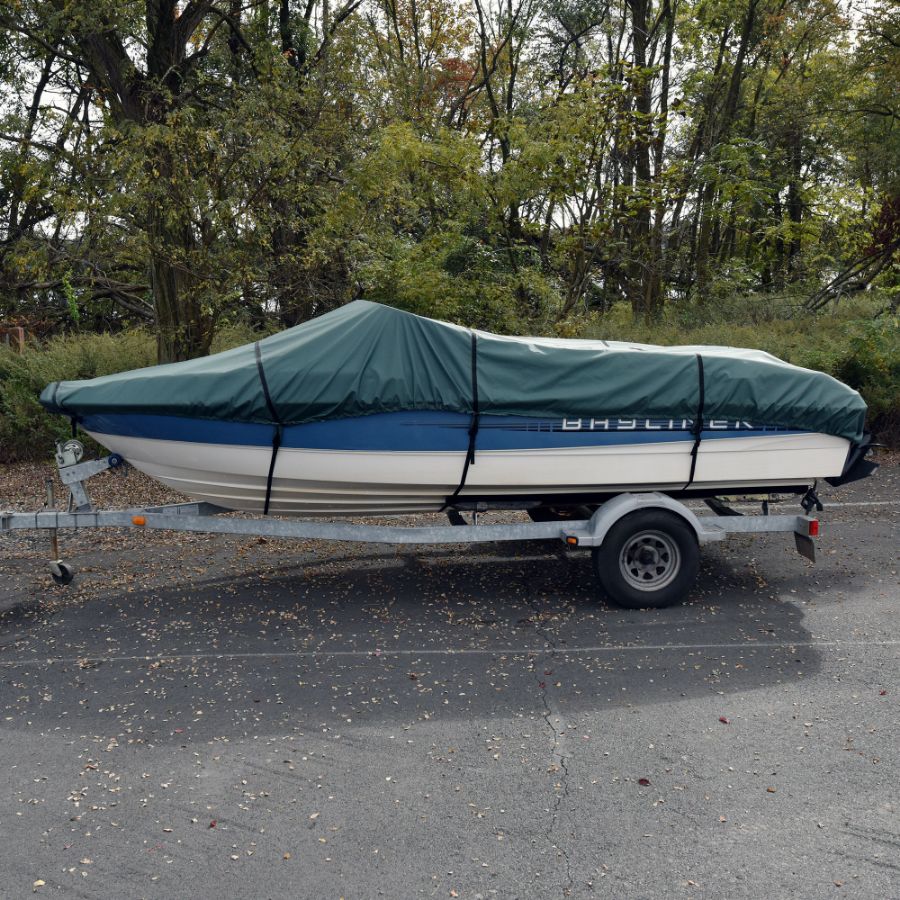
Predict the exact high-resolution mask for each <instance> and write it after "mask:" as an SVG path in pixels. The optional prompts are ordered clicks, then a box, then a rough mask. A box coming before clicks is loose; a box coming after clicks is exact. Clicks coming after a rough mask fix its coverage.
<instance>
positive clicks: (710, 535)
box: [565, 491, 725, 547]
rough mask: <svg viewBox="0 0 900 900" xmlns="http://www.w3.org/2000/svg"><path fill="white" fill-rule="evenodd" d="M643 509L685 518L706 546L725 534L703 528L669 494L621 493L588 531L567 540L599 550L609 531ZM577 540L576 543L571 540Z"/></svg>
mask: <svg viewBox="0 0 900 900" xmlns="http://www.w3.org/2000/svg"><path fill="white" fill-rule="evenodd" d="M643 509H659V510H666V511H667V512H671V513H674V514H675V515H677V516H679V517H680V518H682V519H684V521H685V522H687V523H688V525H690V526H691V528H692V529H693V530H694V533H695V534H696V535H697V542H698V543H700V544H705V543H707V542H708V541H720V540H722V539H723V538H724V537H725V533H724V532H723V531H720V530H718V529H716V530H711V529H707V528H705V527H704V526H703V523H702V522H701V521H700V519H698V518H697V516H696V515H694V513H693V512H691V510H689V509H688V508H687V507H686V506H685V505H684V504H683V503H679V502H678V501H677V500H673V499H672V498H671V497H668V496H666V495H665V494H660V493H657V492H656V491H652V492H649V493H646V494H619V495H618V496H617V497H614V498H613V499H612V500H610V501H608V502H607V503H604V504H603V506H601V507H600V508H599V509H598V510H597V511H596V512H595V513H594V515H593V516H591V518H590V520H589V521H588V523H587V528H585V529H579V530H573V531H571V532H566V535H565V540H566V542H567V543H569V544H576V543H577V545H578V546H580V547H599V546H600V545H601V544H602V543H603V539H604V538H605V537H606V535H607V534H608V533H609V530H610V529H611V528H612V527H613V526H614V525H615V524H616V522H618V521H619V520H620V519H622V518H624V517H625V516H627V515H629V513H633V512H636V511H637V510H643ZM570 538H574V539H575V540H574V541H573V540H570Z"/></svg>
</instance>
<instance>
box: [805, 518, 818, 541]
mask: <svg viewBox="0 0 900 900" xmlns="http://www.w3.org/2000/svg"><path fill="white" fill-rule="evenodd" d="M807 533H808V534H809V536H810V537H818V536H819V520H818V519H810V520H809V531H808V532H807Z"/></svg>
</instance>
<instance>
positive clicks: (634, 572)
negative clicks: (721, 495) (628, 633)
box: [593, 509, 700, 609]
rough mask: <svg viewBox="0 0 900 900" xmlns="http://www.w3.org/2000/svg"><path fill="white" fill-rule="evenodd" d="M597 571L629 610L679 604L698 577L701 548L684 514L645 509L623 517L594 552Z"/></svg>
mask: <svg viewBox="0 0 900 900" xmlns="http://www.w3.org/2000/svg"><path fill="white" fill-rule="evenodd" d="M593 563H594V572H595V574H596V575H597V578H598V579H599V580H600V584H601V585H603V589H604V590H605V591H606V594H607V596H608V597H609V599H610V600H612V602H613V603H615V604H616V605H617V606H623V607H625V608H626V609H662V608H663V607H665V606H673V605H674V604H676V603H680V602H681V601H682V600H684V598H685V597H686V596H687V593H688V591H690V589H691V587H692V585H693V584H694V581H695V580H696V578H697V570H698V569H699V567H700V550H699V548H698V546H697V536H696V534H695V533H694V529H693V528H692V527H691V526H690V525H689V524H688V523H687V522H686V521H685V520H684V519H682V518H681V516H679V515H676V514H675V513H672V512H666V511H665V510H658V509H641V510H638V511H637V512H633V513H629V514H628V515H627V516H624V517H623V518H622V519H620V520H619V521H618V522H616V524H615V525H613V527H612V528H611V529H610V530H609V532H608V533H607V535H606V537H605V538H604V539H603V543H602V544H601V545H600V546H599V547H595V548H594V551H593Z"/></svg>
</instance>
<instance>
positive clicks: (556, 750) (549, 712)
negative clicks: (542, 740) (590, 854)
mask: <svg viewBox="0 0 900 900" xmlns="http://www.w3.org/2000/svg"><path fill="white" fill-rule="evenodd" d="M526 602H527V603H528V605H529V606H530V607H531V609H532V610H534V613H535V617H536V618H535V622H534V625H535V631H536V632H537V633H538V634H539V635H540V637H541V638H542V639H543V640H544V643H545V644H546V649H545V650H544V652H543V653H542V654H541V655H540V656H538V657H536V658H535V659H534V661H533V663H532V668H534V666H536V665H537V664H539V663H540V664H543V661H546V662H548V663H550V662H552V661H553V660H554V659H556V656H557V653H558V652H559V647H558V646H557V643H556V638H555V637H554V635H553V634H552V633H551V632H550V631H549V629H547V628H546V627H545V626H544V625H543V624H542V621H541V616H542V615H543V611H542V610H541V609H540V608H539V607H538V606H537V605H536V604H535V603H533V602H532V601H531V600H530V599H529V600H527V601H526ZM547 677H548V676H547V675H545V676H544V678H547ZM535 678H536V680H537V684H538V689H539V690H540V694H541V701H542V703H543V706H544V712H543V714H542V716H541V718H543V720H544V722H545V723H546V724H547V728H548V729H549V730H550V734H551V735H552V736H553V747H552V749H551V759H552V760H553V762H552V763H551V766H552V767H555V770H554V768H551V771H552V772H553V771H556V772H560V773H561V775H560V778H559V780H558V782H557V784H556V785H554V797H553V805H552V808H551V810H550V821H549V823H548V825H547V828H546V829H545V831H544V838H545V839H546V840H547V842H548V843H549V844H550V846H551V847H552V848H553V849H554V850H556V851H557V852H558V853H560V854H562V857H563V859H564V860H565V870H566V883H565V886H564V887H563V892H562V893H563V896H564V897H568V896H570V895H571V893H572V890H573V888H574V886H575V879H574V877H573V875H572V862H571V859H570V858H569V851H568V850H567V849H566V847H565V846H563V845H562V844H561V843H560V842H559V840H554V832H555V831H556V827H557V824H558V822H559V817H560V809H561V807H562V804H563V801H564V800H567V799H568V797H569V764H568V757H567V756H566V754H565V753H564V752H563V747H562V744H563V736H562V734H561V733H560V732H559V731H558V730H557V728H556V726H555V725H554V724H553V716H556V717H557V718H561V714H560V711H559V709H558V708H555V704H554V703H551V700H550V693H549V691H548V690H547V683H546V681H544V680H542V679H541V678H540V676H539V675H538V674H537V673H535ZM560 787H561V790H560V789H559V788H560ZM573 837H574V835H573Z"/></svg>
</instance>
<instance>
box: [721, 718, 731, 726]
mask: <svg viewBox="0 0 900 900" xmlns="http://www.w3.org/2000/svg"><path fill="white" fill-rule="evenodd" d="M719 721H720V722H721V723H722V724H723V725H730V724H731V722H730V721H729V720H728V719H726V718H725V716H719Z"/></svg>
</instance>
